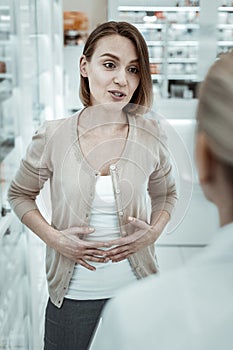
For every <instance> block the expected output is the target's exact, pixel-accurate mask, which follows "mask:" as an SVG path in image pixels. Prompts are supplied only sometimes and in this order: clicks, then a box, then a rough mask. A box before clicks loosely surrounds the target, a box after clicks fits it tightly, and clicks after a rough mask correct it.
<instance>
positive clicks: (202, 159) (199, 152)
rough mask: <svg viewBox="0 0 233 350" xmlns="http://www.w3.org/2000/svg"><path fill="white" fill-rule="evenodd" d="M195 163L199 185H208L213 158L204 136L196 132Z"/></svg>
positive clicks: (212, 167) (211, 174) (211, 175)
mask: <svg viewBox="0 0 233 350" xmlns="http://www.w3.org/2000/svg"><path fill="white" fill-rule="evenodd" d="M196 163H197V168H198V176H199V181H200V184H201V185H206V184H208V183H210V181H211V179H212V177H213V175H214V174H213V171H214V156H213V154H212V152H211V149H210V147H209V144H208V139H207V137H206V134H205V133H203V132H197V135H196Z"/></svg>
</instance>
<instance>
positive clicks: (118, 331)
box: [92, 51, 233, 350]
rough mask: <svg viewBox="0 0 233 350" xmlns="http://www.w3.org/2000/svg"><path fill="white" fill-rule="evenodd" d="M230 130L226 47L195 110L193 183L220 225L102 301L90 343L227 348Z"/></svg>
mask: <svg viewBox="0 0 233 350" xmlns="http://www.w3.org/2000/svg"><path fill="white" fill-rule="evenodd" d="M232 135H233V51H231V52H230V53H227V54H225V55H222V56H221V57H220V59H219V60H217V61H216V62H215V63H214V64H213V66H212V67H211V69H210V70H209V72H208V74H207V77H206V79H205V81H204V83H203V84H202V86H201V90H200V98H199V105H198V109H197V136H196V159H197V166H198V172H199V179H200V184H201V186H202V189H203V191H204V193H205V195H206V197H207V198H208V199H209V200H210V201H212V202H213V203H214V204H215V205H216V207H217V209H218V213H219V219H220V226H221V227H220V229H219V231H218V232H217V234H216V235H215V237H214V239H213V241H212V242H211V244H210V246H209V247H207V248H205V249H203V252H202V254H200V255H199V256H197V257H196V258H195V259H193V261H190V262H189V263H188V264H187V265H186V266H185V267H184V268H182V269H179V270H177V271H171V272H170V273H167V274H163V275H161V276H158V277H157V276H156V277H151V278H148V279H146V280H145V281H143V282H140V283H138V284H137V285H135V284H134V285H132V286H129V287H128V288H125V289H124V290H123V291H122V292H121V294H120V295H118V296H117V297H116V298H115V300H113V301H110V302H109V304H108V305H107V307H106V310H105V312H104V313H103V322H102V326H101V328H100V331H99V332H98V334H97V336H96V337H95V343H94V344H93V346H92V350H100V349H101V350H107V349H111V350H118V349H121V350H128V349H134V350H141V349H146V350H147V349H148V350H149V349H174V350H186V349H194V350H196V349H198V350H218V349H221V350H228V349H231V347H232V329H233V302H232V295H233V278H232V274H233V272H232V271H233V181H232V179H233V137H232ZM198 219H199V218H197V220H198ZM209 219H210V220H211V218H209Z"/></svg>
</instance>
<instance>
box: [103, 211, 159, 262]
mask: <svg viewBox="0 0 233 350" xmlns="http://www.w3.org/2000/svg"><path fill="white" fill-rule="evenodd" d="M129 222H130V224H132V225H134V226H135V227H136V228H138V230H137V231H136V232H135V233H133V234H132V235H129V236H126V237H123V238H119V239H116V240H112V241H108V244H109V245H114V246H115V247H114V248H112V249H109V250H108V251H106V255H107V257H108V258H109V259H110V260H112V261H113V262H118V261H121V260H124V259H126V258H128V257H129V256H130V255H131V254H134V253H136V252H137V251H139V250H140V249H143V248H145V247H147V246H149V245H150V244H153V243H154V242H155V241H156V239H157V237H158V236H159V235H160V233H161V232H158V231H157V230H156V229H155V227H153V226H151V225H149V224H147V223H146V222H145V221H142V220H139V219H136V218H131V217H130V218H129Z"/></svg>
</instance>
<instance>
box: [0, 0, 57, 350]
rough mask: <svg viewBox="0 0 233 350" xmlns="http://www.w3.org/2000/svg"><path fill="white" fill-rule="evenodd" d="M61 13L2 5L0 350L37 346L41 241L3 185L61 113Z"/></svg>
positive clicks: (42, 292) (22, 2) (28, 4)
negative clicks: (13, 209)
mask: <svg viewBox="0 0 233 350" xmlns="http://www.w3.org/2000/svg"><path fill="white" fill-rule="evenodd" d="M62 15H63V12H62V0H52V1H47V0H40V1H34V0H17V1H15V0H1V4H0V263H1V269H0V294H1V298H0V349H16V348H17V349H22V350H31V349H36V350H42V349H43V331H44V323H43V320H44V317H43V313H44V309H45V302H46V301H47V297H48V294H47V288H46V276H45V268H44V259H43V258H44V244H43V243H42V242H41V241H40V240H39V239H38V238H37V237H34V235H33V234H32V233H31V232H29V230H27V229H26V228H25V227H23V225H22V224H21V223H20V222H19V220H18V219H17V218H16V217H15V215H14V214H13V213H12V212H11V211H10V208H9V204H8V202H7V190H8V187H9V183H10V181H11V179H12V176H13V175H14V173H15V171H16V169H17V168H18V166H19V161H20V158H21V157H22V155H23V154H24V152H25V149H26V147H27V145H28V144H29V142H30V140H31V137H32V135H33V133H34V131H35V129H36V128H37V127H38V125H39V124H41V123H42V122H43V121H44V120H45V119H56V118H59V117H61V116H62V115H63V111H64V109H63V45H62V42H63V23H62ZM25 126H26V127H25Z"/></svg>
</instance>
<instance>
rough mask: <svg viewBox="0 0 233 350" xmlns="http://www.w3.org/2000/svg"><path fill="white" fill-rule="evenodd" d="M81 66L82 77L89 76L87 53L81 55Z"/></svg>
mask: <svg viewBox="0 0 233 350" xmlns="http://www.w3.org/2000/svg"><path fill="white" fill-rule="evenodd" d="M79 67H80V73H81V75H82V77H84V78H86V77H87V59H86V56H85V55H82V56H81V58H80V63H79Z"/></svg>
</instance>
